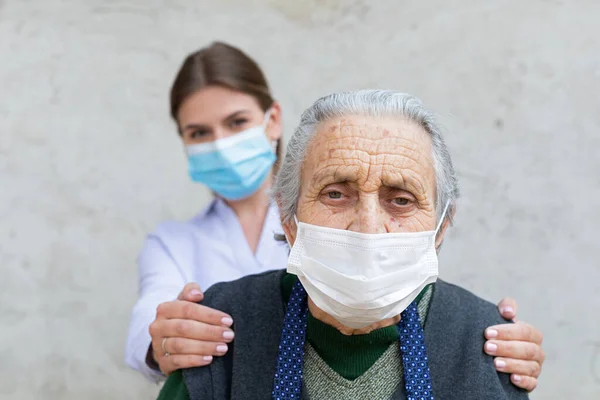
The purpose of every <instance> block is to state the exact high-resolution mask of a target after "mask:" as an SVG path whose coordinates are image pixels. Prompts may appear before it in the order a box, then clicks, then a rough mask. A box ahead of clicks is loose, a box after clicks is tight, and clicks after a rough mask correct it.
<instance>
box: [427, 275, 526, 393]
mask: <svg viewBox="0 0 600 400" xmlns="http://www.w3.org/2000/svg"><path fill="white" fill-rule="evenodd" d="M429 313H430V314H429V316H428V318H427V322H426V323H425V327H426V330H425V334H426V341H428V343H427V347H428V349H429V348H431V350H432V354H431V356H432V358H433V360H435V361H433V360H432V362H433V364H434V365H431V367H432V371H431V374H432V377H433V378H434V381H435V382H436V383H437V386H438V388H439V389H440V390H441V391H442V393H446V392H448V393H450V392H452V391H454V392H456V393H478V395H479V397H477V398H486V399H496V398H506V396H507V395H508V396H509V398H511V399H513V398H514V399H517V398H518V399H521V398H522V399H526V398H528V396H527V393H526V392H525V391H522V390H521V389H518V388H517V387H516V386H514V385H513V384H512V383H511V382H510V379H509V378H510V377H509V375H508V374H504V373H499V372H497V371H496V369H495V367H494V363H493V358H492V357H490V356H488V355H486V354H485V353H484V352H483V345H484V343H485V337H484V331H485V329H486V328H487V327H489V326H492V325H498V324H506V323H511V322H510V321H506V320H504V319H503V318H502V317H501V316H500V314H499V312H498V310H497V308H496V306H495V305H494V304H492V303H490V302H489V301H486V300H484V299H482V298H480V297H478V296H476V295H475V294H473V293H471V292H470V291H468V290H466V289H463V288H461V287H459V286H456V285H453V284H450V283H447V282H444V281H442V280H438V281H437V283H436V285H435V291H434V294H433V298H432V303H431V307H430V311H429ZM448 332H452V334H451V335H448V334H447V333H448ZM448 370H454V371H456V372H455V374H453V375H452V379H450V378H451V377H450V376H447V374H446V371H448ZM457 378H459V379H457Z"/></svg>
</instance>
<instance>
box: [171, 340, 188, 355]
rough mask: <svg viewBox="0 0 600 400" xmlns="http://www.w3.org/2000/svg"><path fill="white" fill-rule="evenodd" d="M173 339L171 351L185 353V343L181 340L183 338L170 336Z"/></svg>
mask: <svg viewBox="0 0 600 400" xmlns="http://www.w3.org/2000/svg"><path fill="white" fill-rule="evenodd" d="M172 340H173V344H172V346H173V353H176V354H183V353H185V344H184V342H183V340H181V339H178V338H172Z"/></svg>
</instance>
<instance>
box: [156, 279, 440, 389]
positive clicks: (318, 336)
mask: <svg viewBox="0 0 600 400" xmlns="http://www.w3.org/2000/svg"><path fill="white" fill-rule="evenodd" d="M297 279H298V278H297V277H296V275H291V274H286V275H284V277H283V279H282V291H283V298H284V300H285V302H286V303H287V301H288V299H289V297H290V295H291V292H292V288H293V286H294V284H295V283H296V281H297ZM433 290H434V286H433V285H428V286H427V287H426V288H425V289H423V291H422V292H421V293H420V294H419V296H418V297H417V304H418V308H419V314H420V315H421V319H422V321H421V323H422V324H425V318H426V317H427V310H428V308H429V303H430V300H431V296H432V294H433ZM306 332H307V333H306V335H307V337H306V339H307V341H308V343H309V344H310V346H311V347H312V349H314V351H315V353H316V354H317V355H318V357H319V358H321V359H322V360H323V361H324V362H325V363H326V364H327V366H328V367H329V368H331V370H332V371H334V372H335V373H337V374H339V375H340V377H342V378H343V379H346V380H350V381H351V380H354V379H356V378H358V377H360V376H361V375H363V374H364V373H365V372H366V371H367V370H368V369H369V368H370V367H371V366H372V365H373V364H375V362H376V361H377V360H378V359H379V358H380V357H381V356H382V355H383V354H384V353H385V352H386V350H388V349H389V348H390V346H391V345H392V344H393V343H394V342H397V341H398V328H397V327H396V326H395V325H392V326H388V327H386V328H382V329H377V330H375V331H373V332H371V333H369V334H368V335H349V336H348V335H343V334H342V333H340V332H339V331H338V330H337V329H335V328H333V327H332V326H329V325H327V324H324V323H323V322H321V321H319V320H318V319H316V318H314V317H313V316H312V315H311V314H310V312H309V313H308V320H307V329H306ZM158 400H189V394H188V391H187V387H186V386H185V381H184V379H183V373H182V371H181V370H179V371H175V372H174V373H172V374H171V375H170V376H169V378H168V379H167V381H166V382H165V384H164V386H163V388H162V390H161V392H160V394H159V396H158Z"/></svg>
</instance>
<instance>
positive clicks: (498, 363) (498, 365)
mask: <svg viewBox="0 0 600 400" xmlns="http://www.w3.org/2000/svg"><path fill="white" fill-rule="evenodd" d="M494 364H496V368H498V369H504V367H506V361H503V360H494Z"/></svg>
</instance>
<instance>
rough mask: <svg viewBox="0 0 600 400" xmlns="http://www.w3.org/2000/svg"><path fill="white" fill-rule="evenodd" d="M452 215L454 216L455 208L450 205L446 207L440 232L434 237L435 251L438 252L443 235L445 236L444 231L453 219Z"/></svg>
mask: <svg viewBox="0 0 600 400" xmlns="http://www.w3.org/2000/svg"><path fill="white" fill-rule="evenodd" d="M454 214H456V206H455V205H454V204H452V205H451V206H450V207H448V212H447V213H446V216H445V217H444V221H443V222H442V226H440V230H439V231H438V233H437V236H436V237H435V249H436V250H438V249H439V248H440V246H441V245H442V242H443V241H444V235H446V229H448V227H449V226H450V221H452V219H453V218H454Z"/></svg>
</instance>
